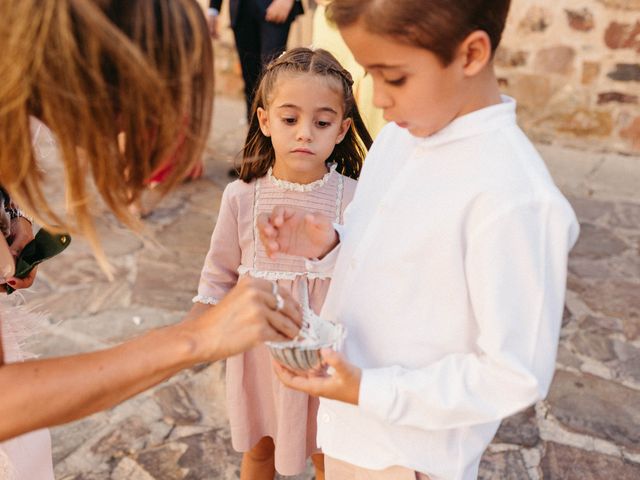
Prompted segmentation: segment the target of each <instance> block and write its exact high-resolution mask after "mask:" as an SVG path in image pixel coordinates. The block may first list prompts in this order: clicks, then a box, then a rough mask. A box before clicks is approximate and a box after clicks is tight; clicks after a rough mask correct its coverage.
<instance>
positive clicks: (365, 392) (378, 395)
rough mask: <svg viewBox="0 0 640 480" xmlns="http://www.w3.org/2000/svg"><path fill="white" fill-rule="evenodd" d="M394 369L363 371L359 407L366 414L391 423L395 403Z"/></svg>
mask: <svg viewBox="0 0 640 480" xmlns="http://www.w3.org/2000/svg"><path fill="white" fill-rule="evenodd" d="M393 377H394V372H393V369H392V368H375V369H363V370H362V377H361V378H360V394H359V397H358V406H359V407H360V408H361V409H362V410H363V411H365V412H367V413H369V414H372V415H375V416H376V417H378V418H381V419H383V420H385V421H389V418H390V416H391V410H392V408H393V404H394V403H395V390H394V388H393Z"/></svg>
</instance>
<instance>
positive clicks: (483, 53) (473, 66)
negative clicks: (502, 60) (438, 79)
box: [458, 30, 493, 77]
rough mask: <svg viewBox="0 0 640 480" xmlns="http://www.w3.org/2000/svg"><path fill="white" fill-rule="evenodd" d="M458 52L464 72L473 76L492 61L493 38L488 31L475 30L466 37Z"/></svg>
mask: <svg viewBox="0 0 640 480" xmlns="http://www.w3.org/2000/svg"><path fill="white" fill-rule="evenodd" d="M458 53H459V55H460V56H461V59H462V64H463V71H464V74H465V75H466V76H468V77H473V76H475V75H477V74H478V73H480V72H481V71H482V70H483V69H484V68H485V67H486V66H487V65H488V64H489V62H491V57H492V55H493V52H492V50H491V39H490V38H489V35H488V34H487V32H485V31H483V30H475V31H473V32H471V33H470V34H469V35H468V36H467V38H465V39H464V41H463V42H462V44H461V45H460V47H459V49H458Z"/></svg>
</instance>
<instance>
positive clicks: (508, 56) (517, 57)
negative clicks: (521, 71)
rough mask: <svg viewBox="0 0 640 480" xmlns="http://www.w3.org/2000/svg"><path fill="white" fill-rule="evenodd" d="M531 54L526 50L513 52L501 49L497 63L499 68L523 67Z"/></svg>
mask: <svg viewBox="0 0 640 480" xmlns="http://www.w3.org/2000/svg"><path fill="white" fill-rule="evenodd" d="M528 58H529V52H526V51H524V50H511V49H509V48H505V47H500V48H498V50H497V51H496V57H495V62H496V65H498V66H499V67H506V68H508V67H522V66H524V65H526V64H527V59H528Z"/></svg>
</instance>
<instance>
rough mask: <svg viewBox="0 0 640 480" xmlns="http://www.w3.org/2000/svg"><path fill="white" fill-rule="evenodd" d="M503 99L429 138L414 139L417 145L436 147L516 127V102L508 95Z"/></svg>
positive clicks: (468, 115) (472, 113) (455, 122)
mask: <svg viewBox="0 0 640 480" xmlns="http://www.w3.org/2000/svg"><path fill="white" fill-rule="evenodd" d="M501 98H502V102H501V103H498V104H495V105H490V106H488V107H485V108H481V109H480V110H476V111H473V112H471V113H467V114H466V115H462V116H461V117H458V118H456V119H455V120H453V121H452V122H451V123H449V124H448V125H447V126H446V127H444V128H443V129H442V130H439V131H438V132H436V133H434V134H433V135H430V136H429V137H424V138H418V137H414V138H416V140H417V144H418V145H421V146H423V147H434V146H436V145H441V144H444V143H449V142H453V141H457V140H460V139H463V138H468V137H473V136H476V135H481V134H483V133H487V132H491V131H494V130H498V129H500V128H503V127H505V126H509V125H515V124H516V101H515V100H514V99H513V98H511V97H508V96H506V95H502V96H501Z"/></svg>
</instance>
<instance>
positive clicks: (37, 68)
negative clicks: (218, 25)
mask: <svg viewBox="0 0 640 480" xmlns="http://www.w3.org/2000/svg"><path fill="white" fill-rule="evenodd" d="M2 10H3V11H2V15H0V45H2V53H1V54H0V184H1V185H2V186H3V187H5V188H6V189H7V190H8V192H9V193H10V195H11V196H12V198H13V199H14V200H15V201H16V203H18V205H19V206H20V207H21V208H22V209H24V210H26V211H27V212H29V213H31V214H33V215H34V217H35V218H36V220H37V221H38V222H39V223H42V224H43V225H56V226H58V227H60V228H64V229H67V230H69V231H71V232H79V233H82V234H84V235H86V236H87V237H88V240H89V241H90V242H91V244H92V246H93V247H94V249H95V251H96V252H97V256H98V259H99V261H101V264H102V265H103V266H105V265H106V261H105V258H104V255H103V254H102V253H101V252H102V251H101V250H100V246H99V240H98V238H97V235H96V232H95V228H94V224H93V218H92V207H93V206H94V205H93V201H92V194H91V188H90V186H89V182H88V181H87V178H88V176H89V175H90V176H91V177H92V178H93V181H94V183H95V186H96V189H97V191H98V193H99V194H100V196H101V197H102V199H103V200H104V202H105V204H106V205H107V206H108V207H109V208H110V209H111V210H112V211H113V213H114V214H115V215H116V216H117V218H118V219H120V220H121V221H122V222H124V223H125V224H126V225H128V226H129V227H132V228H134V229H137V228H139V227H140V224H139V223H138V222H137V221H136V219H135V218H134V217H133V216H132V215H131V214H130V213H129V209H128V208H127V207H128V206H129V205H130V204H131V203H132V202H133V201H134V200H136V199H137V198H138V197H139V195H140V193H141V192H142V190H143V189H144V188H145V186H146V182H147V181H148V179H149V177H150V176H151V175H152V174H153V172H154V171H156V170H157V169H158V168H159V167H162V166H163V165H166V163H167V162H168V161H173V162H174V163H175V166H174V168H173V169H172V171H171V175H170V177H169V178H168V179H167V181H166V182H165V183H163V185H162V188H163V189H164V190H165V191H166V190H168V189H170V188H171V187H173V186H174V185H175V184H176V183H177V182H179V181H180V180H181V179H182V178H183V177H184V175H185V173H186V172H187V171H188V170H189V169H190V168H191V167H192V165H193V163H194V162H196V161H197V160H198V159H199V156H200V155H201V154H202V151H203V148H204V145H205V141H206V137H207V134H208V133H209V126H210V121H211V113H212V112H211V109H212V100H213V53H212V47H211V42H210V39H209V36H208V33H207V26H206V22H205V20H204V17H203V14H202V11H201V9H200V6H199V5H198V4H197V2H196V1H194V0H93V1H92V0H4V2H3V8H2ZM30 117H37V118H38V119H40V120H41V121H42V122H44V124H45V125H46V126H47V127H48V128H49V129H50V130H51V131H52V133H53V135H54V138H55V140H56V143H57V146H58V147H59V151H60V157H61V160H62V162H63V164H64V181H65V185H64V186H65V194H66V198H67V216H66V218H65V220H62V217H61V216H60V215H59V213H56V212H54V211H53V209H52V207H51V205H50V202H49V201H48V199H47V197H46V196H45V194H44V192H43V183H44V182H45V181H46V180H47V177H46V176H45V175H44V174H43V173H42V170H41V168H39V166H38V160H37V158H36V156H35V152H34V147H33V146H32V143H31V138H30ZM119 137H120V138H124V139H126V140H125V142H124V145H119V141H118V139H119ZM172 158H173V160H169V159H172Z"/></svg>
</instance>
